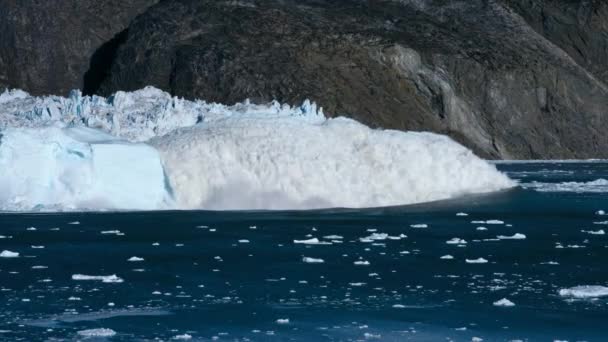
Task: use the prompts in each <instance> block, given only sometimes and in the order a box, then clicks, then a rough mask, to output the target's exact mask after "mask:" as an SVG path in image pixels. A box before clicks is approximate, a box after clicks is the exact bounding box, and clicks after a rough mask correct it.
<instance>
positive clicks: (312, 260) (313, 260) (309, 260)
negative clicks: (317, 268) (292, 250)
mask: <svg viewBox="0 0 608 342" xmlns="http://www.w3.org/2000/svg"><path fill="white" fill-rule="evenodd" d="M302 261H304V262H305V263H307V264H322V263H324V262H325V260H323V259H317V258H309V257H303V258H302Z"/></svg>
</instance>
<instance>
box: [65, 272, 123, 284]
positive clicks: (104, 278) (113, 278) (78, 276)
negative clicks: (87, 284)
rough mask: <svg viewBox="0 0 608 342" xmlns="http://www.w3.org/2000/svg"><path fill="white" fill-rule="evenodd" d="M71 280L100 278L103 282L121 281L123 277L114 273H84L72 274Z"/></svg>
mask: <svg viewBox="0 0 608 342" xmlns="http://www.w3.org/2000/svg"><path fill="white" fill-rule="evenodd" d="M72 280H101V281H102V282H104V283H122V282H123V279H122V278H119V277H117V276H116V274H112V275H108V276H91V275H85V274H73V275H72Z"/></svg>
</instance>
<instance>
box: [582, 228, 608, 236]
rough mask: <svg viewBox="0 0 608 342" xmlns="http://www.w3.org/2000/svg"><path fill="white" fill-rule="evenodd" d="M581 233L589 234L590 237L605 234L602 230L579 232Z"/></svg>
mask: <svg viewBox="0 0 608 342" xmlns="http://www.w3.org/2000/svg"><path fill="white" fill-rule="evenodd" d="M581 232H583V233H587V234H591V235H605V234H606V232H605V231H604V230H603V229H600V230H595V231H594V230H581Z"/></svg>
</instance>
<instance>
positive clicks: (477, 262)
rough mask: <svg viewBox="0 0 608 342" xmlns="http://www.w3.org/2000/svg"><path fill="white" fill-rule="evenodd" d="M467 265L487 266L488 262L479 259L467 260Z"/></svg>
mask: <svg viewBox="0 0 608 342" xmlns="http://www.w3.org/2000/svg"><path fill="white" fill-rule="evenodd" d="M466 262H467V264H485V263H487V262H488V260H486V259H484V258H477V259H466Z"/></svg>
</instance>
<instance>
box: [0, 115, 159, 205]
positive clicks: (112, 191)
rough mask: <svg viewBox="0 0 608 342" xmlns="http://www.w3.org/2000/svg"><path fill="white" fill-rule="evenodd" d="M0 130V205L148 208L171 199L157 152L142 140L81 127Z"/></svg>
mask: <svg viewBox="0 0 608 342" xmlns="http://www.w3.org/2000/svg"><path fill="white" fill-rule="evenodd" d="M1 134H2V136H1V137H2V138H1V139H2V140H1V141H0V170H1V171H0V206H1V207H2V209H3V210H32V209H40V210H44V209H51V210H52V209H68V210H69V209H72V210H76V209H147V210H152V209H161V208H165V207H167V206H169V205H170V203H171V195H170V190H169V189H168V188H167V187H166V182H165V175H164V171H163V167H162V163H161V160H160V157H159V154H158V152H157V151H156V150H155V149H154V148H152V147H150V146H148V145H145V144H135V143H129V142H126V141H123V140H120V139H117V138H115V137H113V136H111V135H108V134H106V133H103V132H101V131H98V130H93V129H90V128H86V127H72V128H60V127H55V126H51V127H45V128H8V129H5V130H4V131H2V133H1Z"/></svg>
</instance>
